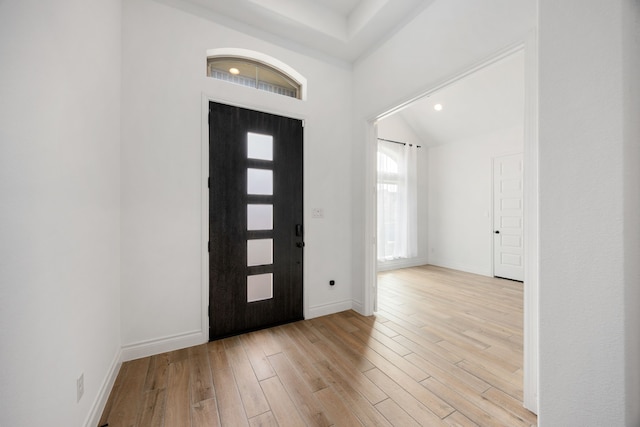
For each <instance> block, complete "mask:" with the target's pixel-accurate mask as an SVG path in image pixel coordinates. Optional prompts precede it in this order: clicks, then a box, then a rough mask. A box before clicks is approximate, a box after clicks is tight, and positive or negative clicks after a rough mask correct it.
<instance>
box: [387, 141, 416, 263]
mask: <svg viewBox="0 0 640 427" xmlns="http://www.w3.org/2000/svg"><path fill="white" fill-rule="evenodd" d="M416 150H417V147H416V146H415V145H409V144H406V145H403V144H395V143H390V142H386V141H378V240H377V241H378V244H377V246H378V254H377V255H378V261H391V260H394V259H400V258H412V257H415V256H417V255H418V241H417V232H418V230H417V227H418V225H417V223H418V212H417V178H416V175H417V152H416Z"/></svg>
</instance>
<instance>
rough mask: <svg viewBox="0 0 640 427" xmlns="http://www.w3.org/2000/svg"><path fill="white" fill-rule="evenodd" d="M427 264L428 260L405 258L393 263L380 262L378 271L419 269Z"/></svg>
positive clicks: (424, 258)
mask: <svg viewBox="0 0 640 427" xmlns="http://www.w3.org/2000/svg"><path fill="white" fill-rule="evenodd" d="M425 264H427V258H426V257H423V258H403V259H394V260H392V261H383V262H380V261H378V264H377V268H378V271H389V270H397V269H398V268H408V267H418V266H420V265H425Z"/></svg>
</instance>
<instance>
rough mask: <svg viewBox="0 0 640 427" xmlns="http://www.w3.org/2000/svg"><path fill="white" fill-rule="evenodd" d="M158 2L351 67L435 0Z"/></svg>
mask: <svg viewBox="0 0 640 427" xmlns="http://www.w3.org/2000/svg"><path fill="white" fill-rule="evenodd" d="M158 1H160V2H163V3H168V4H170V5H173V6H176V7H179V8H181V9H184V10H187V11H190V12H193V13H197V14H199V15H200V16H203V17H207V18H210V19H215V20H217V21H219V22H220V23H223V24H225V25H227V26H231V27H237V28H238V29H240V30H241V31H244V32H254V33H256V35H264V34H268V35H272V36H275V37H277V38H279V41H280V42H283V44H285V45H291V44H296V45H299V46H302V47H304V48H305V49H307V50H309V49H311V50H314V51H317V52H320V53H322V54H323V55H326V56H329V57H332V58H337V59H339V60H342V61H346V62H349V63H351V62H353V61H355V60H356V59H358V58H359V57H360V56H362V55H363V54H365V53H367V52H369V51H370V50H372V49H373V48H375V47H376V46H377V45H378V44H379V43H381V42H383V41H384V40H385V39H386V38H388V37H389V36H391V35H392V34H393V33H394V32H395V31H397V30H398V29H399V28H401V27H402V26H403V25H405V24H406V23H407V22H408V21H409V20H410V19H411V18H412V17H414V16H415V15H417V13H418V12H419V11H420V10H423V9H425V8H426V7H428V6H429V4H431V3H432V2H433V1H434V0H158ZM257 33H260V34H257Z"/></svg>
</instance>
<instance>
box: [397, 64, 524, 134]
mask: <svg viewBox="0 0 640 427" xmlns="http://www.w3.org/2000/svg"><path fill="white" fill-rule="evenodd" d="M436 104H440V105H442V110H441V111H436V110H435V109H434V106H435V105H436ZM396 114H399V115H400V117H401V118H402V119H403V120H404V121H405V122H406V123H407V125H408V126H409V127H410V128H411V130H413V131H414V133H415V134H416V135H417V136H418V137H419V138H420V140H421V141H422V142H423V143H424V144H425V145H427V146H435V145H441V144H446V143H449V142H453V141H460V140H464V139H466V138H470V137H474V136H478V135H486V134H489V133H491V132H494V131H498V130H500V129H506V128H510V127H517V126H522V124H523V120H524V53H523V52H522V51H519V52H517V53H514V54H512V55H510V56H508V57H506V58H504V59H502V60H500V61H498V62H496V63H494V64H491V65H489V66H487V67H485V68H483V69H481V70H479V71H477V72H475V73H473V74H471V75H469V76H467V77H464V78H463V79H461V80H459V81H457V82H456V83H454V84H452V85H450V86H447V87H445V88H443V89H441V90H439V91H438V92H436V93H433V94H431V95H430V96H428V97H424V98H422V99H419V100H417V101H414V102H413V103H411V104H409V105H408V106H407V107H405V108H404V109H402V110H401V111H400V112H398V113H396Z"/></svg>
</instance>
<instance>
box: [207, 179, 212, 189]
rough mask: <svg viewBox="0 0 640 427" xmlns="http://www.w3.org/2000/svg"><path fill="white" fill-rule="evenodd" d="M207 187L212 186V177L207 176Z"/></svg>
mask: <svg viewBox="0 0 640 427" xmlns="http://www.w3.org/2000/svg"><path fill="white" fill-rule="evenodd" d="M207 188H211V177H209V178H207Z"/></svg>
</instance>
